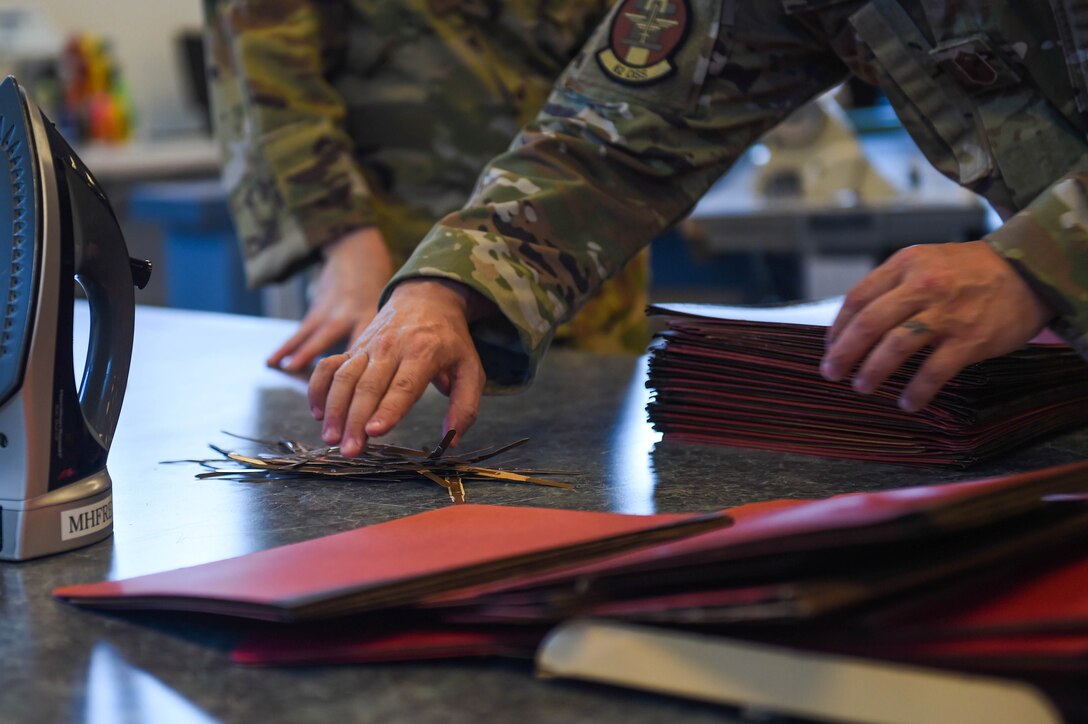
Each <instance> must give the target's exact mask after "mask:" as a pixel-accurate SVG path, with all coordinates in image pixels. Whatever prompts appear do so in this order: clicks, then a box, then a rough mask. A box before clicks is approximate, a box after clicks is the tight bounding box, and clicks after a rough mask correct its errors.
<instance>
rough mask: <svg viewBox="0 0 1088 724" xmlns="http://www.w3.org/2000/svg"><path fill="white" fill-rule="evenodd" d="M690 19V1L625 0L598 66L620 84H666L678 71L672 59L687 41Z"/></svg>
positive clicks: (598, 60) (621, 4)
mask: <svg viewBox="0 0 1088 724" xmlns="http://www.w3.org/2000/svg"><path fill="white" fill-rule="evenodd" d="M690 17H691V12H690V7H689V6H688V0H623V1H622V2H621V3H620V7H619V8H617V10H616V14H615V16H614V17H613V19H612V28H611V30H610V32H609V34H608V47H607V48H605V49H604V50H602V51H600V52H599V53H597V63H598V64H599V65H600V66H601V70H603V71H604V72H605V73H606V74H608V75H609V76H610V77H611V78H612V79H613V80H616V81H618V82H620V83H626V84H629V85H647V84H650V83H656V82H658V81H661V80H664V79H665V78H668V77H669V76H670V75H672V74H673V72H674V71H675V70H676V65H675V64H674V63H673V62H672V58H673V56H674V55H676V52H677V51H678V50H680V48H681V47H682V46H683V45H684V41H685V40H686V39H687V34H688V20H689V18H690Z"/></svg>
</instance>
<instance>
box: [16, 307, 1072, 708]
mask: <svg viewBox="0 0 1088 724" xmlns="http://www.w3.org/2000/svg"><path fill="white" fill-rule="evenodd" d="M292 326H293V325H292V323H289V322H281V321H275V320H266V319H256V318H247V317H231V316H222V315H214V314H205V313H197V312H178V311H171V310H161V309H150V308H148V309H141V310H140V311H139V314H138V318H137V337H136V349H135V354H134V358H133V367H132V375H131V382H130V385H129V392H128V396H127V398H126V402H125V409H124V413H123V415H122V418H121V424H120V427H119V429H118V436H117V440H116V443H115V445H114V448H113V451H112V453H111V456H110V464H109V468H110V471H111V474H112V476H113V479H114V511H115V521H116V524H115V533H114V536H113V538H112V539H110V540H107V541H104V542H102V543H98V544H96V545H93V546H91V547H88V548H85V549H82V550H78V551H74V552H70V553H66V554H63V555H59V556H54V557H51V558H46V559H40V560H35V561H30V562H26V563H2V564H0V655H2V657H3V662H4V667H3V669H2V671H0V722H8V721H11V722H95V723H98V722H144V721H147V722H204V721H216V720H223V721H231V722H281V721H282V722H331V721H382V722H386V721H405V722H460V721H464V722H469V721H472V722H477V721H484V722H491V721H494V722H505V721H510V720H514V719H515V718H516V720H517V721H519V722H520V724H529V723H530V722H601V721H622V722H624V724H639V723H641V722H647V723H649V722H660V721H664V720H668V719H674V720H676V719H678V720H683V721H690V722H703V721H706V722H710V721H716V722H720V721H723V720H725V721H732V720H743V719H744V717H743V716H742V715H741V713H739V712H736V711H733V710H730V709H726V708H721V707H713V706H709V705H702V704H699V703H695V702H687V701H681V700H677V699H670V698H667V697H658V696H654V695H649V694H642V693H637V692H629V691H623V690H620V689H612V688H607V687H603V686H595V685H590V684H579V683H571V682H557V681H542V680H537V679H535V678H533V675H532V668H531V665H530V664H528V663H519V662H507V661H473V662H468V663H465V662H457V663H449V662H446V663H418V664H398V665H384V666H345V667H315V668H295V669H290V668H285V669H247V668H242V667H239V666H235V665H233V664H231V663H230V661H229V659H228V655H227V647H228V644H229V640H230V635H229V634H226V633H224V632H223V631H222V630H220V629H218V628H216V627H215V626H209V625H206V623H205V622H203V621H201V620H197V619H186V618H185V617H154V616H146V615H139V616H138V615H109V614H102V613H92V612H86V611H80V610H77V609H74V608H71V607H69V606H66V605H63V604H60V603H57V602H55V601H54V600H53V599H52V598H51V596H50V591H51V590H52V589H53V587H55V586H58V585H62V584H69V583H77V582H85V581H93V580H100V579H102V578H107V577H109V578H117V577H128V576H133V575H139V574H143V573H150V572H155V571H161V570H167V569H172V568H177V567H180V566H187V565H194V564H198V563H203V562H207V561H211V560H218V559H222V558H226V557H230V556H235V555H240V554H243V553H248V552H251V551H255V550H259V549H263V548H268V547H271V546H274V545H281V544H285V543H291V542H296V541H300V540H305V539H309V538H313V537H316V536H319V535H324V534H328V533H334V532H338V531H342V530H347V529H350V528H354V527H357V526H361V525H366V524H370V523H376V522H380V521H383V520H388V519H390V518H394V517H400V516H403V515H408V514H410V513H417V512H420V511H424V510H429V509H432V508H435V507H438V506H441V505H444V504H446V502H447V499H446V498H445V495H444V492H443V491H442V490H441V489H439V488H438V487H437V486H433V485H430V484H427V483H423V482H421V483H420V484H418V485H403V484H402V485H386V484H371V485H359V484H350V483H344V484H339V483H307V484H298V483H294V484H287V483H266V484H246V483H238V482H228V481H222V480H205V481H199V480H196V479H195V478H194V474H195V473H196V472H197V469H196V468H195V466H193V465H188V464H164V463H163V462H162V461H165V460H176V459H181V458H194V457H208V456H209V455H208V452H209V451H208V450H207V447H206V445H207V444H208V443H216V444H220V445H226V446H231V445H237V443H236V442H235V441H232V440H231V439H230V438H229V437H227V436H225V435H223V434H222V433H221V432H220V431H223V430H226V431H230V432H234V433H238V434H241V435H248V436H255V437H277V436H285V437H291V438H295V439H301V440H308V441H314V442H316V441H317V440H318V437H319V430H318V427H317V424H316V423H314V422H313V421H312V420H311V419H310V417H309V414H308V412H307V409H306V404H305V381H304V380H303V379H301V378H298V379H296V378H292V377H289V376H287V375H284V374H281V373H278V372H274V371H271V370H267V369H265V368H264V367H263V366H262V364H261V362H262V360H263V358H264V355H265V354H266V353H267V352H268V351H269V350H270V349H272V348H273V347H274V346H275V345H276V344H277V343H278V342H279V341H280V340H281V338H283V337H284V336H285V335H286V334H287V333H288V332H289V331H290V330H291V329H292ZM643 375H644V370H643V366H642V362H641V360H639V359H636V358H634V357H623V356H614V357H612V356H591V355H586V354H579V353H572V352H562V351H556V352H552V353H551V354H550V355H549V358H548V359H547V360H546V362H545V365H544V368H543V371H542V374H541V377H540V379H539V380H538V382H537V384H536V385H535V386H534V388H533V389H532V390H531V391H529V392H528V393H526V394H523V395H519V396H512V397H495V398H488V399H487V400H485V403H484V407H483V410H482V412H481V416H480V421H479V422H478V423H477V425H476V427H475V428H474V429H473V430H472V432H471V434H470V435H469V437H468V439H467V440H466V441H465V446H466V447H467V448H470V449H471V448H472V447H474V446H480V447H483V446H486V445H490V444H493V443H499V442H506V441H510V440H513V439H516V438H519V437H523V436H527V437H530V438H531V442H530V444H529V445H528V446H526V447H525V448H522V449H521V450H520V451H519V452H518V453H517V460H518V461H519V462H521V463H523V464H524V465H526V466H536V467H546V468H564V469H576V470H579V471H581V473H582V474H581V475H580V476H579V477H578V478H577V479H576V483H577V486H576V488H575V489H574V490H560V489H551V488H541V487H536V486H522V485H514V484H501V483H494V484H490V483H488V484H477V485H474V486H473V487H471V488H470V489H469V491H468V492H469V496H470V501H472V502H478V503H493V504H519V505H538V506H549V507H562V508H577V509H586V510H614V511H621V512H630V513H651V512H672V511H689V510H711V509H718V508H724V507H728V506H733V505H737V504H740V503H744V502H750V501H757V500H764V499H768V498H781V497H820V496H826V495H831V494H835V493H841V492H847V491H854V490H876V489H882V488H889V487H897V486H903V485H911V484H917V483H922V482H941V481H950V480H959V479H969V478H974V477H982V476H986V475H991V474H996V473H1004V472H1011V471H1016V470H1024V469H1030V468H1034V467H1041V466H1044V465H1047V464H1055V463H1060V462H1067V461H1071V460H1075V459H1080V458H1083V457H1084V456H1085V455H1086V454H1088V432H1081V433H1074V434H1069V435H1065V436H1062V437H1059V438H1057V439H1055V440H1052V441H1050V442H1047V443H1043V444H1040V445H1036V446H1033V447H1030V448H1027V449H1024V450H1021V451H1019V452H1015V453H1013V454H1012V455H1010V456H1008V457H1006V458H1004V459H1002V460H1000V461H998V462H995V463H991V464H988V465H985V466H983V467H980V468H976V469H974V470H972V471H969V472H966V473H963V472H957V471H936V472H935V471H932V470H922V469H913V468H905V467H897V466H889V465H866V464H861V463H853V462H848V461H830V460H818V459H815V458H805V457H797V456H790V455H780V454H773V453H761V452H753V451H743V450H736V449H729V448H715V447H706V446H696V445H671V444H670V445H658V446H656V448H655V446H654V441H655V435H654V434H653V433H652V431H651V430H650V428H649V427H648V425H647V424H646V422H645V413H644V406H645V403H646V394H645V390H644V387H643ZM444 402H445V401H444V398H442V397H440V396H439V395H438V394H437V393H434V392H433V391H430V392H428V393H427V395H426V396H425V397H424V399H423V400H422V402H421V403H420V404H419V405H418V406H417V408H416V410H415V411H414V412H413V413H412V415H411V416H410V418H409V419H408V420H407V421H406V422H405V423H404V424H403V425H402V426H401V427H400V428H398V430H397V431H396V432H395V433H394V434H393V435H392V436H390V438H389V439H390V440H392V441H396V442H400V443H404V444H411V445H413V446H420V445H425V444H432V443H434V442H435V441H437V439H438V437H439V436H440V432H441V431H440V429H439V428H440V425H441V420H442V412H443V410H444Z"/></svg>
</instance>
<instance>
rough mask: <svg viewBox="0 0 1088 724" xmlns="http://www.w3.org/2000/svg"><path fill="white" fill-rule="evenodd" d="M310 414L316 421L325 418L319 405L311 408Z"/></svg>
mask: <svg viewBox="0 0 1088 724" xmlns="http://www.w3.org/2000/svg"><path fill="white" fill-rule="evenodd" d="M310 414H311V415H313V418H314V419H315V420H320V419H321V418H323V417H325V413H324V411H323V410H322V409H321V408H320V407H318V406H317V405H314V406H313V407H311V408H310Z"/></svg>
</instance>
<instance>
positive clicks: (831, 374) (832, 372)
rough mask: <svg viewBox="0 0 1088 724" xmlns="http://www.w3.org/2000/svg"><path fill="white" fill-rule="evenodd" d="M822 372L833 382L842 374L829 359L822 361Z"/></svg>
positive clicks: (825, 377)
mask: <svg viewBox="0 0 1088 724" xmlns="http://www.w3.org/2000/svg"><path fill="white" fill-rule="evenodd" d="M820 374H822V375H823V376H824V379H827V380H830V381H832V382H838V381H839V380H840V379H841V377H842V375H840V374H839V370H838V368H837V367H836V366H835V365H834V364H833V363H832V362H831V361H829V360H826V359H825V360H824V361H823V362H821V363H820Z"/></svg>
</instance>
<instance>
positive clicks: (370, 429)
mask: <svg viewBox="0 0 1088 724" xmlns="http://www.w3.org/2000/svg"><path fill="white" fill-rule="evenodd" d="M384 426H385V421H384V420H382V419H381V418H380V417H375V418H372V419H371V420H370V422H368V423H367V424H366V434H367V435H381V434H382V428H383V427H384Z"/></svg>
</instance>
